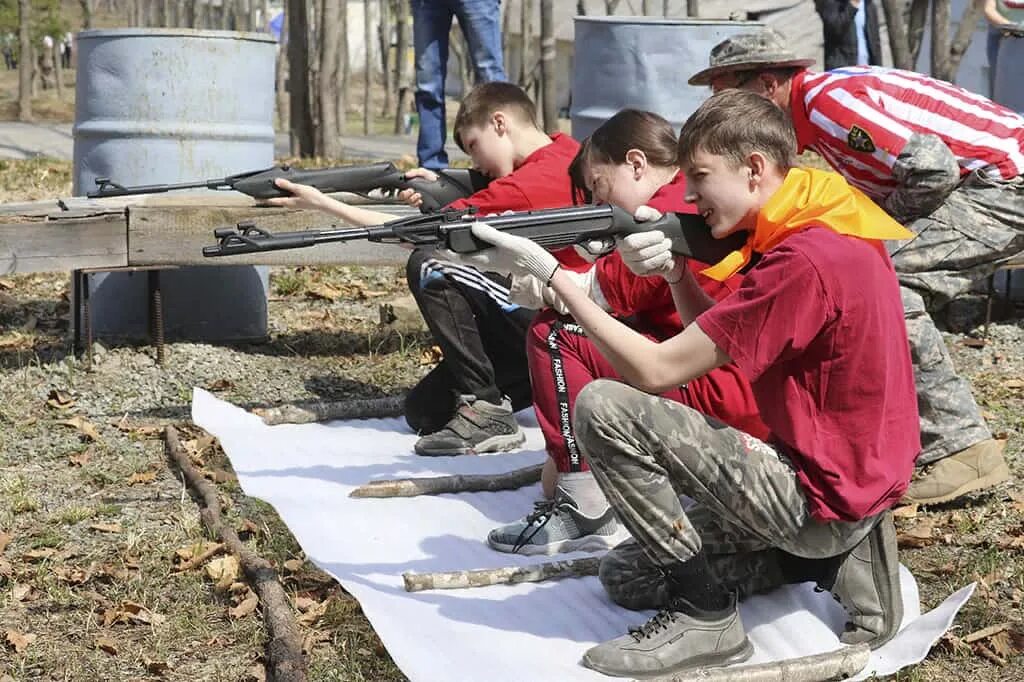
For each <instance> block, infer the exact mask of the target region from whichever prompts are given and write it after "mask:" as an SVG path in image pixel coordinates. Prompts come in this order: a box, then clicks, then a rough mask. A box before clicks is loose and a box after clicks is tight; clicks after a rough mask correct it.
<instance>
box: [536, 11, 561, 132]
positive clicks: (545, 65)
mask: <svg viewBox="0 0 1024 682" xmlns="http://www.w3.org/2000/svg"><path fill="white" fill-rule="evenodd" d="M540 77H541V82H542V86H543V88H542V89H543V92H544V96H543V98H542V100H543V101H542V105H543V108H542V111H543V112H544V130H546V131H547V132H549V133H556V132H558V102H557V101H556V95H555V93H556V92H557V90H558V84H557V83H556V82H555V2H554V0H540Z"/></svg>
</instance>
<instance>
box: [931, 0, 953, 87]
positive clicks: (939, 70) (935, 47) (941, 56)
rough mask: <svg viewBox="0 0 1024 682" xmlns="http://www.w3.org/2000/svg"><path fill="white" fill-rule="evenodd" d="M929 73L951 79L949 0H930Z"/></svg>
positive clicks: (943, 78)
mask: <svg viewBox="0 0 1024 682" xmlns="http://www.w3.org/2000/svg"><path fill="white" fill-rule="evenodd" d="M930 67H931V74H932V76H934V77H936V78H941V79H942V80H951V79H950V78H949V77H948V76H947V75H946V73H947V72H948V70H949V0H932V53H931V64H930Z"/></svg>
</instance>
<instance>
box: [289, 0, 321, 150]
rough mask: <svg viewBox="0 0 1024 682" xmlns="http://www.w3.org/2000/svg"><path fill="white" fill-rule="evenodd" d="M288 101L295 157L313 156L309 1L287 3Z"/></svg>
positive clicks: (296, 0) (294, 0) (292, 146)
mask: <svg viewBox="0 0 1024 682" xmlns="http://www.w3.org/2000/svg"><path fill="white" fill-rule="evenodd" d="M285 7H286V11H287V12H288V35H289V39H288V97H289V105H290V106H289V109H290V111H289V121H290V123H291V128H290V129H291V153H292V155H293V156H312V155H313V149H314V147H313V112H312V111H311V110H310V106H309V42H308V40H307V36H308V35H309V16H308V14H307V12H308V9H307V5H306V0H287V1H286V3H285Z"/></svg>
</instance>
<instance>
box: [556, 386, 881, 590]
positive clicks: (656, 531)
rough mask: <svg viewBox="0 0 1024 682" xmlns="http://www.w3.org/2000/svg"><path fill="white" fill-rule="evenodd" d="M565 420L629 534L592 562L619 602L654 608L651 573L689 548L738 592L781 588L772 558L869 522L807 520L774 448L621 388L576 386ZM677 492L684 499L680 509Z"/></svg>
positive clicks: (846, 540) (849, 540) (806, 552)
mask: <svg viewBox="0 0 1024 682" xmlns="http://www.w3.org/2000/svg"><path fill="white" fill-rule="evenodd" d="M573 422H574V428H575V432H576V437H577V440H578V443H579V446H580V449H581V450H582V451H583V453H584V454H585V455H586V457H587V459H588V461H589V462H590V468H591V471H592V472H593V474H594V478H595V479H596V480H597V482H598V485H600V487H601V490H602V491H603V492H604V494H605V497H607V498H608V502H609V503H610V504H611V506H612V509H614V510H615V513H616V516H617V517H618V518H619V520H620V521H621V522H622V523H623V525H625V527H626V528H627V529H628V530H629V532H630V533H631V534H632V536H633V538H634V539H635V544H632V545H630V544H627V545H626V546H622V545H620V546H619V547H617V548H616V549H614V550H612V552H610V553H609V554H608V555H606V557H605V559H604V560H603V561H602V566H601V579H602V582H603V583H604V584H605V586H606V588H607V589H608V590H609V594H610V595H611V596H612V598H613V599H614V600H615V601H616V602H618V603H620V604H622V605H624V606H629V607H630V608H647V607H651V606H657V605H658V604H663V603H664V601H658V600H659V599H664V597H665V595H666V594H667V588H666V586H665V582H664V581H665V578H664V575H663V569H664V568H665V567H670V566H673V565H674V564H676V563H679V562H685V561H687V560H689V559H690V558H692V557H693V556H694V555H695V554H696V553H697V552H699V551H701V550H703V551H704V552H705V554H706V555H707V556H708V559H709V562H710V563H711V565H712V566H713V570H715V572H716V577H717V578H718V579H719V581H720V582H721V583H722V584H723V586H725V587H727V588H728V589H735V590H738V591H740V593H741V594H743V595H746V594H750V593H753V592H758V591H762V590H764V589H771V588H773V587H776V586H777V585H779V584H781V581H782V580H783V572H782V568H781V566H780V564H779V558H780V555H781V554H782V553H785V554H790V555H795V556H797V557H806V558H808V559H822V558H827V557H834V556H837V555H840V554H843V553H844V552H846V551H848V550H850V549H851V548H853V547H854V546H855V545H856V544H857V543H858V542H860V541H861V540H862V539H863V538H864V536H865V535H867V533H868V532H869V531H870V529H871V528H872V526H873V524H874V522H875V518H874V517H871V518H868V519H864V520H862V521H858V522H853V523H845V522H831V523H821V522H818V521H815V520H814V519H813V518H811V516H810V514H809V512H808V509H807V501H806V498H805V497H804V494H803V491H802V489H801V488H800V484H799V483H798V481H797V478H796V473H795V471H794V469H793V467H792V465H791V464H790V462H789V460H788V459H787V458H786V457H785V456H784V455H783V454H782V453H780V452H778V451H777V450H776V449H774V448H773V447H771V446H770V445H768V444H767V443H764V442H762V441H760V440H758V439H756V438H754V437H753V436H750V435H749V434H746V433H744V432H742V431H738V430H736V429H733V428H731V427H728V426H726V425H725V424H723V423H721V422H719V421H717V420H715V419H713V418H711V417H708V416H706V415H704V414H701V413H700V412H698V411H696V410H694V409H692V408H689V407H687V406H685V405H682V404H680V403H677V402H673V401H671V400H666V399H664V398H661V397H658V396H652V395H650V394H647V393H644V392H642V391H639V390H637V389H635V388H632V387H630V386H627V385H626V384H622V383H619V382H616V381H610V380H605V379H598V380H596V381H593V382H591V383H590V384H588V385H587V386H586V387H585V388H584V389H583V391H582V392H581V393H580V395H579V397H578V398H577V401H576V413H575V417H574V420H573ZM680 495H685V496H687V497H689V498H691V499H692V500H694V502H695V504H694V506H692V507H690V508H689V509H687V510H684V509H683V506H682V504H681V503H680V501H679V496H680Z"/></svg>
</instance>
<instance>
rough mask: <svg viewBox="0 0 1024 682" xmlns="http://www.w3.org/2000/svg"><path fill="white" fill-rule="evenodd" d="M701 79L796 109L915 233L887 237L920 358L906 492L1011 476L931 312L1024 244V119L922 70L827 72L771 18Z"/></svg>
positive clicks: (849, 175)
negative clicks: (915, 472)
mask: <svg viewBox="0 0 1024 682" xmlns="http://www.w3.org/2000/svg"><path fill="white" fill-rule="evenodd" d="M710 62H711V63H710V67H709V68H707V69H704V70H703V71H701V72H699V73H697V74H695V75H694V76H693V77H692V78H690V81H689V82H690V84H691V85H710V86H711V87H712V89H713V90H714V91H716V92H717V91H720V90H724V89H729V88H741V89H744V90H749V91H752V92H756V93H758V94H760V95H762V96H764V97H766V98H768V99H770V100H771V101H773V102H774V103H775V104H776V105H778V106H779V108H781V109H782V110H783V111H785V112H786V113H787V114H788V115H789V117H790V119H791V121H792V123H793V127H794V130H795V132H796V137H797V144H798V147H799V151H801V152H802V151H804V150H808V149H810V150H812V151H815V152H817V153H818V154H819V155H821V157H822V158H824V159H825V161H827V162H828V163H829V165H831V166H832V167H833V168H834V169H835V170H836V171H837V172H839V173H841V174H842V175H843V176H845V177H846V179H847V180H848V181H849V182H850V183H851V184H852V185H854V186H855V187H857V188H858V189H860V190H861V191H863V192H864V193H865V194H867V195H868V196H870V197H871V198H872V199H874V200H875V201H876V202H877V203H878V204H880V205H881V206H882V207H883V208H885V209H886V211H887V212H888V213H889V214H890V215H892V216H893V217H894V218H896V219H897V220H899V221H900V222H901V223H903V224H904V225H906V226H907V227H908V228H909V229H910V230H911V231H913V232H914V233H915V235H916V236H915V237H914V238H912V239H909V240H906V241H901V242H891V243H889V245H888V246H889V251H890V255H891V256H892V260H893V265H894V266H895V267H896V271H897V273H898V274H899V279H900V284H901V285H902V287H901V293H902V296H903V304H904V313H905V316H906V321H907V331H908V336H909V339H910V344H911V350H912V351H913V352H912V355H913V357H914V360H915V366H914V372H915V379H916V383H917V394H918V405H919V410H920V412H921V440H922V445H923V447H924V451H923V452H922V454H921V456H920V458H919V459H918V466H924V465H933V466H931V467H930V468H929V469H928V471H927V472H926V473H925V474H924V475H922V476H919V477H918V478H917V480H915V481H914V482H913V483H912V484H911V487H910V489H909V490H908V491H907V495H906V496H905V498H904V500H905V501H907V502H917V503H920V504H935V503H939V502H945V501H948V500H952V499H955V498H957V497H959V496H961V495H963V494H965V493H968V492H972V491H975V490H981V489H984V488H989V487H991V486H993V485H996V484H998V483H1000V482H1002V481H1004V480H1006V479H1007V478H1008V477H1009V469H1008V468H1007V466H1006V461H1005V459H1004V458H1003V454H1002V449H1003V443H1002V442H1000V441H996V440H993V439H992V434H991V432H990V431H989V430H988V427H987V426H986V425H985V422H984V419H983V418H982V416H981V412H980V410H979V409H978V406H977V404H976V403H975V402H974V398H973V397H972V395H971V392H970V385H969V384H968V383H967V382H966V381H965V380H963V379H961V378H960V377H958V376H957V375H956V372H955V370H954V368H953V364H952V360H951V359H950V357H949V351H948V350H947V349H946V347H945V344H944V342H943V340H942V336H941V335H940V334H939V331H938V330H937V329H936V327H935V324H934V322H933V321H932V320H931V318H930V317H929V315H928V311H929V310H930V311H932V312H934V311H935V310H937V309H938V308H940V307H942V306H944V305H945V304H946V303H948V302H949V301H950V300H952V299H953V298H954V297H956V296H958V295H960V294H963V293H965V292H967V291H968V290H969V289H970V287H971V285H972V284H973V283H974V282H975V281H977V280H978V279H980V278H982V277H985V276H987V275H989V274H991V273H992V272H993V271H994V270H995V267H996V266H997V264H998V263H999V262H1000V261H1001V260H1003V259H1005V258H1008V257H1011V256H1013V255H1015V254H1017V253H1020V252H1021V250H1022V249H1024V117H1022V116H1021V115H1019V114H1017V113H1015V112H1013V111H1010V110H1009V109H1006V108H1005V107H1002V106H1000V105H998V104H996V103H994V102H992V101H990V100H988V99H986V98H984V97H982V96H980V95H977V94H975V93H972V92H969V91H968V90H965V89H963V88H960V87H957V86H955V85H952V84H950V83H946V82H944V81H940V80H937V79H934V78H930V77H928V76H924V75H921V74H919V73H913V72H910V71H900V70H896V69H886V68H882V67H874V66H854V67H845V68H841V69H835V70H832V71H826V72H823V73H817V72H813V71H809V70H807V68H806V67H807V66H809V65H810V63H812V60H807V59H800V58H798V57H797V55H795V54H793V53H792V52H791V51H789V50H788V49H787V48H786V47H785V42H784V40H783V38H782V37H781V36H780V35H779V34H777V33H775V32H774V31H771V30H763V31H759V32H757V33H750V34H743V35H738V36H733V37H732V38H729V39H727V40H725V41H723V42H721V43H719V44H718V45H716V46H715V47H714V48H713V49H712V51H711V59H710Z"/></svg>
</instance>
